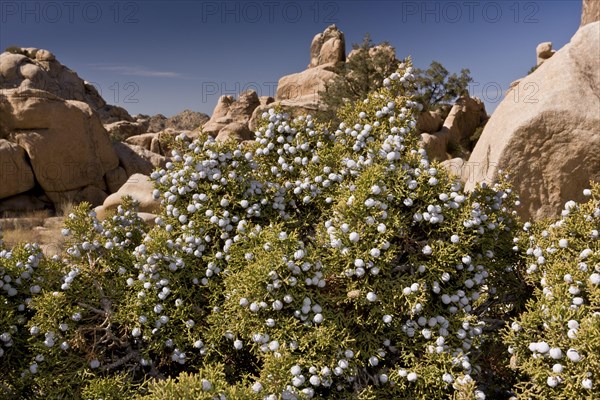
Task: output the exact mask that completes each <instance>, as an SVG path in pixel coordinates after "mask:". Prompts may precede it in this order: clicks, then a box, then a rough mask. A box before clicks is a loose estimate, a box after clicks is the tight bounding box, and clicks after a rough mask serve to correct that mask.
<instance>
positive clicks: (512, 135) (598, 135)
mask: <svg viewBox="0 0 600 400" xmlns="http://www.w3.org/2000/svg"><path fill="white" fill-rule="evenodd" d="M591 3H592V2H585V3H584V4H588V5H589V6H590V7H591V8H593V6H591V5H590V4H591ZM584 9H585V7H584ZM584 20H585V14H584ZM599 54H600V22H592V23H589V24H587V25H584V26H582V27H581V28H580V29H579V30H578V31H577V33H576V34H575V36H574V37H573V38H572V40H571V42H570V43H568V44H567V45H566V46H564V47H563V48H562V49H560V50H559V51H558V52H556V54H555V55H554V56H553V57H552V58H551V59H548V60H546V61H545V62H544V63H543V64H542V65H541V66H540V67H539V68H538V69H537V70H536V71H534V72H533V73H532V74H530V75H529V76H527V77H525V78H523V79H521V80H520V81H519V82H517V83H515V86H514V87H515V89H513V90H517V89H518V90H520V91H521V92H522V93H525V92H527V89H528V88H531V87H535V88H536V93H537V95H536V97H535V99H534V100H535V101H515V100H514V96H513V95H512V93H511V92H510V91H509V92H508V93H507V96H506V98H505V99H504V100H503V101H502V102H501V103H500V105H499V106H498V108H497V109H496V111H495V112H494V114H493V115H492V117H491V118H490V120H489V122H488V123H487V125H486V127H485V129H484V131H483V133H482V135H481V138H480V139H479V142H478V143H477V145H476V147H475V149H474V151H473V154H472V155H471V157H470V159H469V163H468V166H469V172H470V174H469V176H468V178H466V188H467V189H473V188H474V187H475V184H476V183H477V182H480V181H483V180H488V181H489V180H494V179H496V177H497V176H498V175H499V174H500V171H501V170H504V171H509V172H510V173H512V180H513V184H514V187H515V190H516V192H517V193H519V194H520V196H521V203H522V206H521V209H520V213H521V215H522V216H523V217H524V218H534V219H540V218H545V217H554V216H556V215H559V213H560V212H561V209H562V206H563V204H565V202H566V201H568V200H576V201H582V200H583V197H582V194H581V193H582V190H583V189H584V188H586V187H588V186H589V181H590V180H596V181H598V180H600V129H599V128H598V127H600V97H599V95H598V93H600V74H599V73H598V71H600V57H598V55H599ZM517 87H518V88H517Z"/></svg>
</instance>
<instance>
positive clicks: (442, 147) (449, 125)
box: [417, 96, 488, 161]
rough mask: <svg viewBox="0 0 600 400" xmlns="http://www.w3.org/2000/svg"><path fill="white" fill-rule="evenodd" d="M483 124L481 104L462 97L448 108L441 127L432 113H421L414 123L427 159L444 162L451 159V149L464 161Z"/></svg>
mask: <svg viewBox="0 0 600 400" xmlns="http://www.w3.org/2000/svg"><path fill="white" fill-rule="evenodd" d="M487 120H488V115H487V112H486V111H485V105H484V103H483V101H481V100H480V99H478V98H476V97H469V96H464V97H461V98H460V99H458V100H457V101H456V103H455V104H454V106H452V108H451V109H450V113H449V114H448V116H447V117H446V119H445V120H444V122H443V123H442V122H441V117H440V115H439V114H438V113H436V112H428V111H426V112H423V113H421V115H420V116H419V119H418V120H417V131H418V132H419V133H420V134H421V145H422V147H424V148H425V149H426V150H427V153H428V154H429V158H430V159H432V160H438V161H444V160H448V159H450V158H451V153H455V152H456V150H455V149H460V151H461V152H465V154H461V155H462V156H463V157H467V156H468V148H469V143H470V141H471V137H472V135H473V134H474V133H475V131H476V130H477V129H478V128H479V127H481V126H483V125H484V124H485V123H486V122H487ZM440 125H441V126H440ZM429 129H431V130H429ZM434 129H436V130H434Z"/></svg>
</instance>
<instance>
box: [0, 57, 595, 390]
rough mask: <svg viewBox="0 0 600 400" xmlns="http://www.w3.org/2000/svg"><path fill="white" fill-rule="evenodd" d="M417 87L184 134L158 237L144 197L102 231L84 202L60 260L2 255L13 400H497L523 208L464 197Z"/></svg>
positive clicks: (1, 383) (480, 196)
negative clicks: (252, 132) (495, 363)
mask: <svg viewBox="0 0 600 400" xmlns="http://www.w3.org/2000/svg"><path fill="white" fill-rule="evenodd" d="M415 78H416V77H415V74H414V70H413V68H412V67H411V65H410V60H408V61H407V63H406V64H402V65H401V66H400V68H399V70H398V71H397V72H394V73H392V74H391V75H390V76H389V77H388V78H385V79H384V80H383V87H381V88H379V89H377V90H374V91H372V92H371V93H370V94H369V95H368V96H367V98H366V99H364V101H363V102H359V103H356V104H354V105H346V106H344V107H342V108H341V109H340V110H339V113H338V118H339V120H340V121H341V122H340V123H339V125H338V126H336V127H335V129H328V127H329V126H330V124H328V123H326V122H327V121H325V122H319V121H317V120H316V119H314V118H312V117H311V116H301V117H297V118H294V119H291V118H290V117H289V116H288V115H286V114H285V113H282V112H281V111H280V110H277V109H273V110H269V112H266V113H264V114H263V116H262V117H263V121H262V123H261V124H260V126H259V128H258V129H257V132H256V140H255V141H253V142H250V143H248V142H244V143H238V142H236V141H227V142H217V141H215V140H214V139H212V138H210V137H209V136H208V135H201V136H200V137H199V138H197V139H196V140H194V141H190V140H189V139H188V138H187V137H185V136H184V135H181V136H179V137H178V139H177V141H176V143H173V144H172V146H173V149H174V150H173V152H172V162H170V163H168V164H167V165H166V166H165V168H164V169H160V170H157V171H155V172H153V173H152V175H151V178H152V179H154V181H155V186H156V189H155V191H154V193H153V195H154V196H155V197H156V198H157V199H160V200H161V202H162V208H161V212H160V214H159V215H158V216H157V218H156V220H155V225H154V226H152V227H150V226H147V225H145V224H144V223H143V222H142V220H141V219H140V218H139V217H138V216H137V214H136V212H135V204H134V203H133V202H132V201H131V200H130V199H126V200H125V202H124V204H123V206H121V207H119V208H118V209H117V210H116V211H115V212H114V214H113V215H111V216H109V217H108V218H107V219H106V220H104V221H99V220H98V219H97V218H96V216H95V214H94V213H93V211H90V210H89V207H88V206H87V205H85V204H84V205H81V206H79V207H78V208H77V209H76V210H75V211H74V212H73V213H72V214H71V215H69V217H68V219H67V221H66V227H65V229H64V230H63V234H64V235H66V236H67V237H68V238H69V247H68V249H67V250H66V252H65V254H63V255H62V256H61V257H59V256H56V257H54V258H52V259H47V258H45V257H44V256H43V255H42V253H41V252H40V250H39V248H38V247H37V246H36V245H32V244H27V245H22V246H19V247H17V248H15V249H12V250H9V249H0V272H1V273H0V277H2V279H3V282H4V283H3V287H2V289H3V290H2V291H0V296H2V297H1V301H0V311H1V314H0V323H1V325H0V351H1V353H0V365H1V366H2V371H3V376H2V377H1V378H0V390H2V394H3V396H4V397H6V398H23V399H36V398H47V399H79V398H81V399H127V398H131V397H135V398H138V399H144V398H146V399H203V398H206V399H214V398H227V399H278V398H282V399H307V398H329V399H336V398H339V399H380V398H395V399H432V398H435V399H438V398H440V399H441V398H449V399H450V398H451V399H483V398H485V394H484V392H488V393H492V394H493V393H494V388H493V387H491V386H492V384H493V382H492V381H491V380H490V379H489V377H488V375H486V372H487V371H482V370H481V368H482V366H486V365H490V363H491V362H490V360H489V358H486V357H488V354H487V351H488V350H489V349H491V348H493V347H494V346H497V340H495V339H494V337H495V336H497V333H496V331H495V330H497V329H498V326H502V325H503V323H504V321H505V320H506V318H508V317H509V316H510V317H514V314H515V313H516V312H517V311H518V309H519V308H518V304H519V301H518V300H515V299H514V297H511V295H512V294H514V292H515V288H518V287H519V272H520V271H519V270H518V269H515V267H514V266H515V265H518V262H517V261H518V259H517V257H518V254H519V253H518V252H519V247H517V248H516V249H513V236H514V231H515V227H516V226H517V225H516V224H517V221H516V216H515V213H514V211H513V206H514V204H515V202H516V196H515V194H514V193H513V192H512V191H511V189H510V187H509V186H508V185H507V184H506V183H504V182H500V183H498V184H496V185H494V186H492V187H490V186H486V185H482V186H480V187H479V188H478V189H477V190H475V191H474V192H472V193H465V192H463V191H462V188H461V185H460V183H458V182H456V181H455V178H454V177H452V176H450V175H449V174H448V173H447V172H446V171H445V170H444V169H443V168H441V167H440V166H439V164H437V163H432V162H429V161H428V159H427V155H426V153H425V152H424V151H423V150H422V149H419V148H418V146H417V137H416V135H415V134H414V127H415V117H416V116H417V115H418V113H419V112H420V110H421V108H422V107H421V106H420V105H419V104H418V103H417V102H415V101H414V98H413V97H411V95H412V94H413V93H414V81H415ZM581 240H582V242H581V243H582V244H581V245H582V246H583V241H584V239H583V238H582V239H581ZM515 250H516V251H515ZM590 251H597V249H596V250H590ZM596 254H597V253H596ZM588 257H591V255H589V254H588ZM589 268H590V269H591V268H592V266H591V264H590V265H589ZM596 275H597V274H596ZM573 279H575V276H574V278H573ZM577 279H579V278H577ZM594 279H596V278H594ZM519 290H520V289H519ZM596 300H597V296H596ZM586 301H587V300H586ZM577 321H578V323H579V324H580V325H581V327H580V328H578V329H583V328H582V327H584V326H586V325H585V324H584V319H577ZM590 323H591V322H590ZM522 325H523V326H525V324H524V323H522ZM511 346H512V348H513V349H517V348H519V347H518V346H517V345H516V344H512V345H511ZM577 349H578V351H581V356H582V357H587V355H588V354H589V352H584V348H583V347H577ZM566 350H567V349H566V348H565V351H566ZM520 351H521V353H522V350H520ZM586 351H587V350H586ZM521 353H516V354H521ZM584 360H586V358H584ZM593 366H594V365H592V367H593ZM595 368H597V364H595ZM581 373H582V374H583V372H581ZM586 385H587V384H586Z"/></svg>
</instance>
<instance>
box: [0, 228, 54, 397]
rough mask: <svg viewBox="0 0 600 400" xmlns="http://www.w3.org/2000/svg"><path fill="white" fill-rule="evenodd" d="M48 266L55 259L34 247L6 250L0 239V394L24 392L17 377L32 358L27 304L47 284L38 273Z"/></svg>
mask: <svg viewBox="0 0 600 400" xmlns="http://www.w3.org/2000/svg"><path fill="white" fill-rule="evenodd" d="M52 264H56V260H48V259H45V258H44V255H43V253H42V251H41V250H40V248H39V246H38V245H37V244H30V243H28V244H22V245H18V246H15V247H13V248H11V249H8V248H4V247H3V244H2V240H1V239H0V279H1V280H0V282H1V283H2V290H0V370H2V376H1V377H0V394H3V395H6V396H9V397H12V398H16V396H17V394H22V393H27V392H28V388H27V385H26V384H25V382H24V381H23V380H22V379H21V374H22V372H23V371H26V370H27V369H28V368H29V367H30V365H29V363H28V361H29V359H30V357H31V356H32V353H31V350H30V349H29V347H28V336H29V334H28V328H27V323H28V321H29V320H30V318H31V317H32V315H33V313H32V311H31V310H30V308H29V305H30V303H31V301H32V298H33V297H35V296H36V295H37V294H38V293H40V292H41V291H42V288H43V287H45V286H46V285H47V284H48V282H47V280H46V279H45V278H44V277H43V274H42V273H41V271H42V270H45V269H47V268H49V269H52V268H50V266H51V265H52Z"/></svg>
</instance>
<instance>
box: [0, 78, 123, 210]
mask: <svg viewBox="0 0 600 400" xmlns="http://www.w3.org/2000/svg"><path fill="white" fill-rule="evenodd" d="M0 121H2V122H1V125H2V136H0V141H1V142H0V144H1V146H0V165H3V166H4V165H8V166H9V170H5V169H4V168H3V170H2V173H1V174H0V176H1V178H0V179H1V180H2V183H3V184H2V189H0V199H5V198H9V197H10V196H14V195H18V194H22V193H25V192H27V191H29V190H32V189H34V188H35V186H39V189H41V190H42V191H43V193H44V194H45V196H46V197H47V198H48V199H50V201H51V202H52V203H54V204H55V205H56V204H59V203H62V202H64V201H90V202H91V203H96V204H97V203H101V202H102V201H103V200H104V198H105V197H106V196H107V193H106V192H107V190H108V187H107V184H106V180H105V177H106V175H107V173H109V172H111V171H113V170H115V169H117V168H118V167H119V159H118V157H117V154H116V153H115V151H114V149H113V147H112V145H111V142H110V140H109V138H108V135H107V134H106V131H105V130H104V128H103V126H102V123H101V122H100V119H99V118H98V114H97V113H95V112H94V111H93V110H92V109H91V108H90V106H89V105H88V104H87V103H84V102H81V101H76V100H65V99H62V98H60V97H58V96H56V95H54V94H52V93H50V92H47V91H43V90H38V89H25V88H22V87H19V88H17V89H5V90H3V91H2V93H0ZM67 199H68V200H67Z"/></svg>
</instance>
